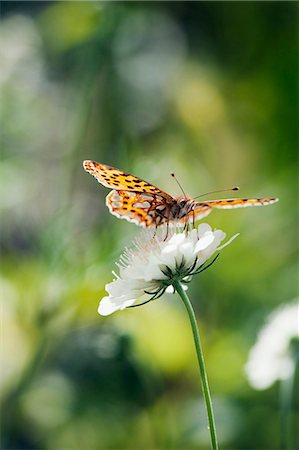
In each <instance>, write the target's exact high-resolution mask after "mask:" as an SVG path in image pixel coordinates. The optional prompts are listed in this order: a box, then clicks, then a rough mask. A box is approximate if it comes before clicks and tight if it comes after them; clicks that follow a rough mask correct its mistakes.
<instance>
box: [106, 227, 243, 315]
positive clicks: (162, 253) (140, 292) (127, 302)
mask: <svg viewBox="0 0 299 450" xmlns="http://www.w3.org/2000/svg"><path fill="white" fill-rule="evenodd" d="M236 236H237V235H235V236H233V237H232V238H231V239H230V240H229V241H228V242H226V243H225V244H224V245H222V246H219V245H220V243H221V242H222V241H223V239H225V237H226V234H225V233H224V232H223V231H221V230H214V231H212V229H211V227H210V226H209V225H208V224H200V225H199V226H198V228H197V229H195V228H194V229H193V230H192V231H190V232H185V231H183V232H172V234H171V235H170V236H169V237H168V238H167V239H166V240H163V238H162V237H159V236H155V237H149V236H148V235H146V234H143V235H142V237H141V238H140V239H139V240H137V241H135V243H134V248H133V249H132V250H128V249H126V250H125V252H124V254H123V255H122V256H121V258H120V261H119V262H118V263H117V266H118V267H119V276H118V275H116V274H114V275H115V276H116V279H114V280H113V281H112V283H109V284H107V285H106V291H107V293H108V296H106V297H104V298H103V299H102V300H101V302H100V305H99V309H98V312H99V313H100V314H101V315H103V316H107V315H109V314H111V313H113V312H115V311H117V310H120V309H124V308H126V307H128V306H132V305H134V303H135V302H136V300H137V299H141V301H142V302H145V301H147V300H149V299H151V298H152V297H153V295H154V294H155V293H156V292H157V293H158V292H159V290H161V288H164V287H165V289H166V288H167V286H171V280H172V276H177V277H178V276H179V279H180V281H183V282H184V279H186V277H187V278H190V273H191V272H192V273H193V272H196V270H197V269H198V268H199V267H200V266H202V265H203V264H204V263H205V262H206V261H207V260H208V259H209V258H210V257H211V256H212V255H213V254H214V253H215V252H216V251H218V250H221V249H222V248H223V247H225V246H226V245H228V244H229V243H230V242H231V241H232V240H233V239H234V238H235V237H236ZM178 270H179V275H178ZM168 291H169V290H168Z"/></svg>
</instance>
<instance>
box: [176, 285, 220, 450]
mask: <svg viewBox="0 0 299 450" xmlns="http://www.w3.org/2000/svg"><path fill="white" fill-rule="evenodd" d="M173 286H174V288H175V290H176V291H177V293H178V294H179V296H180V297H181V299H182V300H183V302H184V305H185V306H186V309H187V312H188V315H189V319H190V323H191V328H192V332H193V338H194V344H195V348H196V354H197V360H198V365H199V371H200V376H201V385H202V390H203V394H204V399H205V403H206V409H207V415H208V422H209V430H210V435H211V444H212V449H213V450H218V441H217V434H216V426H215V419H214V413H213V407H212V399H211V394H210V389H209V383H208V377H207V372H206V368H205V362H204V357H203V352H202V348H201V343H200V337H199V332H198V327H197V322H196V317H195V314H194V310H193V307H192V304H191V302H190V300H189V298H188V296H187V294H186V292H185V291H184V289H183V287H182V285H181V283H180V282H179V281H174V283H173Z"/></svg>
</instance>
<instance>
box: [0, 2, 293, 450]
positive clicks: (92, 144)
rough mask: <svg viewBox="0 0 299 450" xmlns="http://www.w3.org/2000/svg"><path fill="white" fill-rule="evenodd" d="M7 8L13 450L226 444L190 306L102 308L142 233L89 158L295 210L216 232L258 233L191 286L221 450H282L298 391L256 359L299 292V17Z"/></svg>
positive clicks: (244, 219)
mask: <svg viewBox="0 0 299 450" xmlns="http://www.w3.org/2000/svg"><path fill="white" fill-rule="evenodd" d="M1 3H2V19H1V31H0V37H1V50H0V52H1V61H2V69H1V75H0V83H1V125H2V139H1V141H2V142H1V150H2V162H1V183H2V193H3V194H4V195H3V202H2V208H3V209H2V217H1V227H2V231H1V244H2V275H1V291H2V294H3V295H2V297H3V306H2V329H3V331H2V350H1V358H2V364H1V372H2V383H1V386H2V388H1V392H2V393H1V398H2V435H3V448H4V449H53V450H54V449H55V450H58V449H70V450H77V449H78V450H79V449H83V450H93V449H97V450H100V449H103V450H106V449H118V450H122V449H129V450H132V449H137V448H138V449H183V448H184V449H196V448H202V449H206V448H209V435H208V433H207V429H206V419H205V411H204V403H203V399H202V394H201V389H200V383H199V377H198V368H197V364H196V359H195V352H194V348H193V342H192V336H191V331H190V329H189V324H188V320H187V317H186V313H185V310H184V308H183V305H182V304H181V302H180V300H179V298H178V297H177V296H172V295H170V296H166V295H165V296H164V297H163V298H161V299H159V300H157V302H152V303H150V304H148V305H146V306H145V307H143V308H136V309H132V310H126V311H123V312H119V313H116V314H114V315H112V316H110V317H100V316H99V315H98V314H97V307H98V302H99V300H100V299H101V297H102V296H103V295H104V294H105V284H106V283H108V282H110V281H111V280H112V277H113V276H112V274H111V271H112V270H113V269H115V265H114V263H115V261H116V260H117V258H118V257H119V255H120V253H121V252H122V249H123V248H124V247H125V246H126V245H130V243H131V241H132V240H133V239H134V237H135V236H136V235H137V234H138V233H139V230H138V228H137V227H136V226H135V225H134V224H129V223H127V222H126V221H120V220H117V219H116V218H115V217H113V216H112V215H110V214H109V212H108V210H107V208H106V206H105V203H104V200H105V196H106V195H107V193H108V190H107V189H106V188H104V187H101V186H100V185H98V184H97V183H96V181H95V180H94V179H93V178H92V177H91V176H90V175H88V174H86V173H85V172H84V171H83V168H82V161H83V160H84V159H94V160H96V161H100V162H104V163H106V164H110V165H112V166H115V167H118V168H121V169H123V170H125V171H128V172H131V173H133V174H136V175H138V176H139V177H141V178H145V179H146V180H148V181H151V182H152V183H154V184H156V185H158V186H159V187H161V188H162V189H164V190H166V191H167V192H169V193H172V194H177V193H178V187H177V186H176V185H175V183H174V181H173V179H172V178H171V177H170V173H171V172H175V173H176V175H177V177H178V178H179V180H180V182H181V183H182V185H183V186H184V188H185V190H186V191H187V192H188V193H189V194H191V195H193V196H195V195H199V194H201V193H204V192H207V191H209V190H214V189H220V188H225V187H230V186H234V185H238V186H240V187H241V191H240V195H241V196H244V197H250V196H277V197H279V198H280V202H279V203H278V204H276V205H273V206H269V207H266V208H252V209H242V210H233V211H215V212H213V213H212V214H211V216H209V217H208V218H207V220H206V221H207V222H208V223H210V224H211V225H212V226H213V227H217V228H221V229H223V230H225V231H226V233H227V234H228V236H231V235H233V234H235V233H237V232H240V236H239V238H238V239H237V240H236V241H234V243H233V244H232V245H230V246H229V247H228V248H227V249H225V251H223V253H222V254H221V257H220V258H219V260H218V261H217V263H216V264H215V265H214V266H213V267H212V268H211V269H210V270H209V271H206V272H204V273H203V274H202V275H200V276H198V277H197V278H196V279H194V280H193V282H192V284H191V286H190V291H189V292H190V297H191V299H192V301H193V304H194V307H195V310H196V314H197V317H198V321H199V325H200V329H201V334H202V338H203V345H204V351H205V355H206V363H207V369H208V374H209V379H210V387H211V390H212V396H213V399H214V406H215V411H216V421H217V425H218V433H219V439H220V443H221V448H223V449H274V448H278V446H279V442H280V436H279V434H280V432H279V417H280V407H279V386H278V384H277V383H276V384H274V385H273V386H272V387H270V388H268V389H265V390H263V391H255V390H254V389H253V388H252V387H251V386H250V385H249V383H248V381H247V379H246V376H245V372H244V365H245V363H246V361H247V358H248V353H249V350H250V348H251V346H252V345H253V343H254V341H255V339H256V335H257V333H258V330H259V329H260V327H261V326H262V324H263V323H264V320H265V317H266V316H267V314H268V313H270V312H271V311H272V310H273V309H274V308H275V307H277V306H278V305H282V304H284V303H286V302H289V301H291V300H292V299H294V297H295V296H296V284H295V281H294V280H295V276H296V270H295V243H296V237H295V236H296V233H295V231H296V227H295V224H296V222H295V217H296V216H295V214H296V206H295V204H296V203H295V200H296V198H295V185H296V183H295V181H296V151H297V148H298V141H297V138H296V136H297V126H298V123H297V117H298V116H296V114H297V112H298V111H297V109H296V105H297V102H298V93H297V88H296V82H297V76H298V70H297V69H298V67H297V58H298V45H297V37H296V34H297V33H296V26H297V17H298V16H297V12H298V4H297V3H296V2H140V3H139V2H88V1H86V2H50V1H44V2H31V1H28V2H18V1H16V2H1ZM222 197H223V195H222ZM215 198H221V194H220V195H219V196H218V197H217V195H215ZM295 410H296V405H295V404H294V405H293V412H292V414H293V416H292V418H291V420H292V421H294V420H295V414H296V411H295ZM297 411H298V405H297ZM294 428H295V427H294ZM292 439H293V442H294V448H295V447H296V446H298V442H297V444H296V442H295V440H296V437H295V436H293V438H292ZM297 439H298V437H297Z"/></svg>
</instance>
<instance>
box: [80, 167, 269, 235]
mask: <svg viewBox="0 0 299 450" xmlns="http://www.w3.org/2000/svg"><path fill="white" fill-rule="evenodd" d="M83 167H84V169H85V171H86V172H89V173H90V174H91V175H93V176H94V177H95V178H96V179H97V181H98V182H99V183H101V184H102V185H104V186H106V187H108V188H110V189H112V191H111V192H109V194H108V195H107V197H106V204H107V206H108V208H109V210H110V212H111V213H112V214H113V215H115V216H116V217H118V218H120V219H126V220H128V221H129V222H133V223H135V224H137V225H141V226H143V227H150V226H155V227H158V226H161V225H167V226H168V225H185V224H187V223H188V222H189V221H193V223H194V222H195V220H199V219H202V218H203V217H205V216H207V215H208V214H209V213H210V212H211V211H212V209H213V208H223V209H231V208H240V207H246V206H261V205H268V204H271V203H275V202H276V201H277V200H278V199H276V198H248V199H247V198H246V199H240V198H236V199H224V200H209V201H204V202H197V201H195V200H194V199H192V198H191V197H189V196H171V195H169V194H167V193H166V192H164V191H162V190H161V189H159V188H157V187H156V186H154V185H152V184H151V183H148V182H147V181H145V180H142V179H140V178H137V177H135V176H134V175H131V174H129V173H126V172H122V171H120V170H118V169H115V168H114V167H111V166H107V165H105V164H100V163H97V162H94V161H84V163H83Z"/></svg>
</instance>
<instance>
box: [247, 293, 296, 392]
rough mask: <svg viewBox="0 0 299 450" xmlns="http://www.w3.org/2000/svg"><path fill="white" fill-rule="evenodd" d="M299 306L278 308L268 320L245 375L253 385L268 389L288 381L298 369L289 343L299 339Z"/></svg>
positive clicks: (253, 348)
mask: <svg viewBox="0 0 299 450" xmlns="http://www.w3.org/2000/svg"><path fill="white" fill-rule="evenodd" d="M298 314H299V304H298V302H295V303H289V304H287V305H283V306H281V307H279V308H277V309H276V310H275V311H274V312H273V313H272V314H271V315H270V316H269V318H268V320H267V323H266V324H265V326H264V327H263V328H262V329H261V331H260V332H259V334H258V337H257V341H256V343H255V344H254V346H253V347H252V349H251V350H250V353H249V358H248V361H247V363H246V366H245V371H246V375H247V378H248V380H249V383H250V385H251V386H252V387H253V388H255V389H267V388H268V387H270V386H271V385H272V384H273V383H274V382H275V381H277V380H284V379H287V378H289V377H290V376H291V375H292V374H293V372H294V369H295V361H294V358H293V357H292V354H291V346H290V343H291V341H292V340H293V339H296V338H297V339H298V337H299V330H298V327H299V320H298V319H299V317H298Z"/></svg>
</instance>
